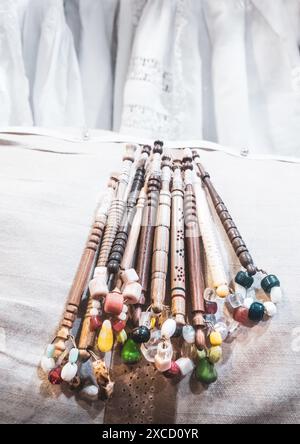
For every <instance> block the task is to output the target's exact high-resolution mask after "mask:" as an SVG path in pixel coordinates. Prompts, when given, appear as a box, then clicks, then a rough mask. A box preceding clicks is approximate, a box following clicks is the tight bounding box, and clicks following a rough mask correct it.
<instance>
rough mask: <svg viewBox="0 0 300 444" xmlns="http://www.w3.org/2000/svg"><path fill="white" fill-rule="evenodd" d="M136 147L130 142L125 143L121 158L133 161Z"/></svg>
mask: <svg viewBox="0 0 300 444" xmlns="http://www.w3.org/2000/svg"><path fill="white" fill-rule="evenodd" d="M136 149H137V146H136V145H134V144H132V143H127V144H126V147H125V155H124V157H123V160H130V161H131V162H133V161H134V154H135V152H136Z"/></svg>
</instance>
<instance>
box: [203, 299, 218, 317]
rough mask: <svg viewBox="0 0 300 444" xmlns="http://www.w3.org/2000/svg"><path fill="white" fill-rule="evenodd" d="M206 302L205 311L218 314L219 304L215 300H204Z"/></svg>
mask: <svg viewBox="0 0 300 444" xmlns="http://www.w3.org/2000/svg"><path fill="white" fill-rule="evenodd" d="M204 304H205V313H207V314H216V313H217V311H218V304H217V303H216V302H213V301H204Z"/></svg>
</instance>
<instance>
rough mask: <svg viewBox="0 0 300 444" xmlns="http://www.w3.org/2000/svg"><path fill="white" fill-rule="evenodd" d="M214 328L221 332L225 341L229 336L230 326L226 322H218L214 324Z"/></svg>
mask: <svg viewBox="0 0 300 444" xmlns="http://www.w3.org/2000/svg"><path fill="white" fill-rule="evenodd" d="M214 330H215V331H217V332H219V333H220V335H221V338H222V341H225V339H226V338H227V336H228V328H227V325H226V324H225V322H218V323H217V324H215V325H214Z"/></svg>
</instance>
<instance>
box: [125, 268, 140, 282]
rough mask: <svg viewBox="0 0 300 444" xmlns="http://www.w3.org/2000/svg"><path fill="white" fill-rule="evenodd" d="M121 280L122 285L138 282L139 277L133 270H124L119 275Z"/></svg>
mask: <svg viewBox="0 0 300 444" xmlns="http://www.w3.org/2000/svg"><path fill="white" fill-rule="evenodd" d="M121 278H122V281H123V283H124V284H129V283H131V282H138V280H139V277H138V275H137V273H136V271H135V269H134V268H129V269H128V270H124V271H123V272H122V274H121Z"/></svg>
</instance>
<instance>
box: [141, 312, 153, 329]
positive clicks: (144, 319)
mask: <svg viewBox="0 0 300 444" xmlns="http://www.w3.org/2000/svg"><path fill="white" fill-rule="evenodd" d="M151 316H152V314H151V312H150V311H142V313H141V316H140V319H139V325H145V327H148V328H151Z"/></svg>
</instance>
